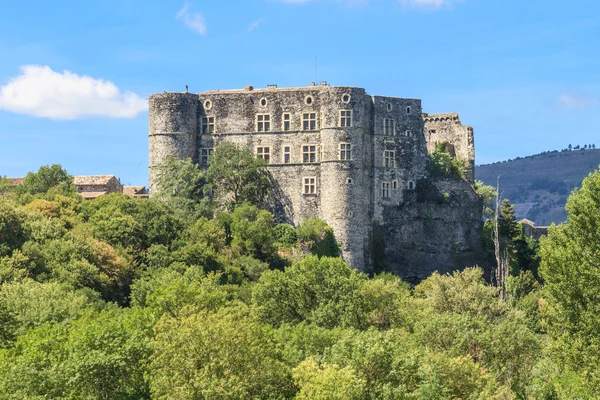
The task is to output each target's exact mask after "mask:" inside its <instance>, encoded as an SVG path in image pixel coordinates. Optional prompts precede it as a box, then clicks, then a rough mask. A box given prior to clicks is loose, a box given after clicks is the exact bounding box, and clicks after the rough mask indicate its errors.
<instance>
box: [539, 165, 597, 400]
mask: <svg viewBox="0 0 600 400" xmlns="http://www.w3.org/2000/svg"><path fill="white" fill-rule="evenodd" d="M567 213H568V221H567V223H566V224H564V225H560V226H558V227H551V228H550V231H549V235H548V237H547V238H545V239H542V241H541V249H540V252H541V258H542V262H541V266H540V275H541V276H542V278H543V279H544V281H545V283H546V285H545V288H544V293H545V294H544V298H545V299H546V300H547V302H548V307H547V318H548V322H549V325H548V333H549V334H550V335H551V337H552V338H553V339H554V342H553V346H554V349H555V352H554V353H553V354H554V356H555V357H556V359H557V360H558V362H559V363H560V365H563V366H564V367H565V368H567V369H568V370H570V371H573V372H575V373H577V374H579V375H580V376H581V377H582V378H583V380H584V384H585V386H586V387H587V388H589V389H590V390H592V392H593V393H595V394H596V395H599V394H600V373H599V370H598V368H597V366H598V364H599V363H600V356H599V355H598V354H599V353H598V352H597V351H595V350H592V349H597V348H600V323H599V321H600V309H599V307H598V305H599V304H600V298H599V297H598V296H599V292H598V290H597V288H598V285H600V261H599V259H598V257H599V255H600V172H599V171H595V172H593V173H591V174H590V175H589V176H588V177H587V178H586V179H585V180H584V181H583V184H582V187H581V188H580V189H578V190H575V191H574V192H573V194H572V195H571V196H570V197H569V200H568V202H567Z"/></svg>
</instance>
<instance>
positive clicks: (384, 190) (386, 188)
mask: <svg viewBox="0 0 600 400" xmlns="http://www.w3.org/2000/svg"><path fill="white" fill-rule="evenodd" d="M389 197H390V183H389V182H381V198H382V199H388V198H389Z"/></svg>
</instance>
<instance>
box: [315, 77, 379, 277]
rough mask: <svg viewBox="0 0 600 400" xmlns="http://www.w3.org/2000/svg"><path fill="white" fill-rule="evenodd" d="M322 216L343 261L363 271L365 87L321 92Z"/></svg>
mask: <svg viewBox="0 0 600 400" xmlns="http://www.w3.org/2000/svg"><path fill="white" fill-rule="evenodd" d="M320 97H321V99H320V100H321V115H322V116H323V126H322V129H321V146H322V160H321V188H320V195H321V215H322V218H323V219H324V220H325V221H326V222H327V223H328V224H329V225H330V226H331V227H333V230H334V232H335V235H336V239H337V241H338V243H339V245H340V248H341V250H342V255H343V257H344V260H345V261H346V262H347V263H349V264H350V265H352V266H354V267H355V268H357V269H359V270H361V271H368V270H369V268H370V258H369V255H368V252H367V250H368V246H369V237H370V231H371V229H370V228H371V224H370V216H371V215H370V214H371V213H370V211H371V192H372V179H371V176H370V165H371V160H372V152H371V149H372V138H371V135H370V134H369V132H370V129H371V111H372V102H371V98H370V97H369V96H367V94H366V93H365V90H364V89H360V88H349V87H329V88H327V90H326V91H325V90H323V92H322V93H321V96H320Z"/></svg>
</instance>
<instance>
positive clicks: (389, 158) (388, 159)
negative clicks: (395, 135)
mask: <svg viewBox="0 0 600 400" xmlns="http://www.w3.org/2000/svg"><path fill="white" fill-rule="evenodd" d="M383 166H384V167H385V168H396V151H395V150H384V152H383Z"/></svg>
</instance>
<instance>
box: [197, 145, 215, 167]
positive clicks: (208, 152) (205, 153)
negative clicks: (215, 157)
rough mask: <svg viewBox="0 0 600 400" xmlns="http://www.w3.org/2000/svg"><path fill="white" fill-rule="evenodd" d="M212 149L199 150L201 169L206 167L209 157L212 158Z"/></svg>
mask: <svg viewBox="0 0 600 400" xmlns="http://www.w3.org/2000/svg"><path fill="white" fill-rule="evenodd" d="M214 150H215V149H214V148H213V147H205V148H202V149H200V166H201V167H208V161H209V158H210V156H212V154H213V152H214Z"/></svg>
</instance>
